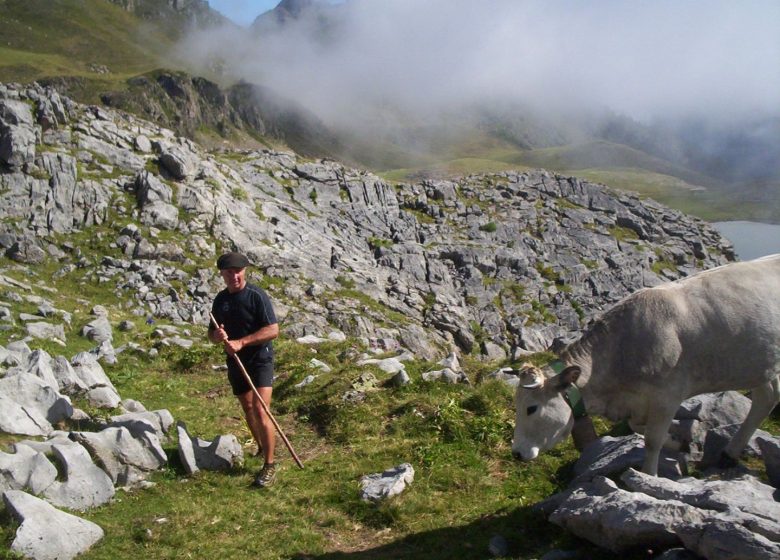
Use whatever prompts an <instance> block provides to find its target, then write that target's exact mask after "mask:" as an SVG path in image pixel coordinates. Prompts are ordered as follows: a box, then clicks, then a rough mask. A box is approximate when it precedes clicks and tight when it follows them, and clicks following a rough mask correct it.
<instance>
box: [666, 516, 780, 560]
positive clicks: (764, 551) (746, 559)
mask: <svg viewBox="0 0 780 560" xmlns="http://www.w3.org/2000/svg"><path fill="white" fill-rule="evenodd" d="M676 532H677V535H678V536H679V537H680V539H681V540H682V542H683V544H684V545H685V547H686V548H687V549H689V550H691V551H693V552H695V553H696V554H698V555H699V556H701V557H702V558H706V559H707V560H734V559H737V558H738V559H739V560H772V559H774V558H780V545H778V544H777V543H776V542H772V541H771V540H769V539H767V538H765V537H762V536H761V535H756V534H755V533H753V532H751V531H750V529H749V528H747V527H743V526H742V525H740V524H738V523H730V522H728V521H713V522H711V523H695V524H691V525H682V526H680V527H677V529H676Z"/></svg>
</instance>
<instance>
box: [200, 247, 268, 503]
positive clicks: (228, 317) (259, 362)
mask: <svg viewBox="0 0 780 560" xmlns="http://www.w3.org/2000/svg"><path fill="white" fill-rule="evenodd" d="M247 266H249V259H247V258H246V257H245V256H244V255H242V254H241V253H226V254H224V255H222V256H221V257H219V259H217V268H218V269H219V273H220V275H221V276H222V280H224V282H225V289H224V290H222V291H221V292H219V293H218V294H217V297H216V298H214V304H213V305H212V308H211V312H212V314H213V315H214V318H215V319H216V320H217V323H218V324H219V328H217V327H215V326H214V324H213V323H210V324H209V331H208V337H209V340H211V342H213V343H215V344H218V343H222V344H223V345H224V347H225V353H226V354H227V364H228V380H229V381H230V385H231V387H232V388H233V394H234V395H235V396H236V397H237V398H238V400H239V402H240V403H241V408H243V410H244V416H245V418H246V423H247V425H248V426H249V430H250V431H251V432H252V436H253V437H254V438H255V441H256V442H257V445H258V447H259V448H260V449H261V450H262V453H263V459H264V460H265V462H264V465H263V468H262V469H261V470H260V472H259V473H258V474H257V476H256V477H255V479H254V482H253V484H254V485H255V486H259V487H261V488H264V487H267V486H270V485H271V484H273V482H274V478H275V476H276V468H275V466H274V449H275V447H276V433H275V431H274V425H273V422H272V421H271V419H270V418H269V417H268V415H267V414H266V413H265V411H264V410H263V407H262V405H261V404H260V401H259V400H258V398H257V396H256V395H255V394H254V391H252V387H251V385H250V384H249V383H248V382H247V380H246V378H245V377H244V374H243V373H242V372H241V368H240V367H239V365H238V363H237V361H236V360H235V358H234V356H235V355H237V356H238V357H239V358H240V359H241V363H242V364H244V368H245V369H246V371H247V373H249V377H250V378H251V379H252V383H254V385H255V387H256V388H257V391H258V393H260V396H261V397H262V398H263V400H264V401H265V404H266V405H267V406H268V407H270V406H271V394H272V392H273V389H272V383H273V379H274V350H273V343H272V342H271V341H272V340H273V339H275V338H276V337H277V336H279V325H278V324H277V322H276V315H275V314H274V310H273V307H272V306H271V300H270V299H269V298H268V295H267V294H266V293H265V292H264V291H263V290H262V289H261V288H259V287H258V286H255V285H254V284H249V283H247V281H246V267H247Z"/></svg>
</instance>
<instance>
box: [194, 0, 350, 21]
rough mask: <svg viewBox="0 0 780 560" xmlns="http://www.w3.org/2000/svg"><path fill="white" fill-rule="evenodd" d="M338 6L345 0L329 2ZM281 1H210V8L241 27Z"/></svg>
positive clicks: (331, 0)
mask: <svg viewBox="0 0 780 560" xmlns="http://www.w3.org/2000/svg"><path fill="white" fill-rule="evenodd" d="M327 1H328V2H330V3H331V4H338V3H339V2H341V1H343V0H327ZM279 2H281V0H209V6H211V7H212V8H213V9H215V10H217V11H218V12H219V13H221V14H222V15H223V16H226V17H228V18H230V19H232V20H233V21H234V22H235V23H237V24H239V25H249V24H250V23H252V22H253V21H255V18H256V17H257V16H259V15H260V14H262V13H263V12H267V11H268V10H272V9H273V8H275V7H276V6H277V5H278V4H279Z"/></svg>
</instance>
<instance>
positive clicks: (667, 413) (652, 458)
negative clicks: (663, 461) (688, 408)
mask: <svg viewBox="0 0 780 560" xmlns="http://www.w3.org/2000/svg"><path fill="white" fill-rule="evenodd" d="M652 403H653V406H654V407H655V408H654V409H653V410H652V412H650V413H649V414H648V416H647V424H646V425H645V461H644V463H643V465H642V471H644V472H645V473H647V474H650V475H653V476H656V475H657V474H658V459H659V457H660V456H661V448H662V447H663V445H664V442H665V441H666V438H667V436H668V435H669V426H670V425H671V424H672V420H673V419H674V415H675V414H676V413H677V409H678V408H680V402H679V401H675V402H673V403H669V402H662V401H661V399H652Z"/></svg>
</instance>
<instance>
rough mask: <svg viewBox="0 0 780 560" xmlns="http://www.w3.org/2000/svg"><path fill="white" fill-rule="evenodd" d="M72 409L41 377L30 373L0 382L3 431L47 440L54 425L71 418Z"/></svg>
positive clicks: (0, 421) (0, 424) (64, 398)
mask: <svg viewBox="0 0 780 560" xmlns="http://www.w3.org/2000/svg"><path fill="white" fill-rule="evenodd" d="M71 414H73V406H72V405H71V403H70V401H69V400H68V398H67V397H63V396H62V395H60V394H59V393H58V392H57V390H56V389H54V388H52V387H51V386H49V385H48V384H46V383H45V382H44V381H42V380H41V379H39V378H38V377H36V376H34V375H31V374H29V373H21V374H19V375H11V376H8V377H3V378H0V431H3V432H6V433H8V434H22V435H28V436H45V435H48V434H49V433H51V431H52V429H53V428H52V424H56V423H57V422H60V421H61V420H64V419H66V418H70V416H71Z"/></svg>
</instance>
